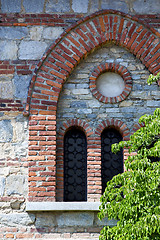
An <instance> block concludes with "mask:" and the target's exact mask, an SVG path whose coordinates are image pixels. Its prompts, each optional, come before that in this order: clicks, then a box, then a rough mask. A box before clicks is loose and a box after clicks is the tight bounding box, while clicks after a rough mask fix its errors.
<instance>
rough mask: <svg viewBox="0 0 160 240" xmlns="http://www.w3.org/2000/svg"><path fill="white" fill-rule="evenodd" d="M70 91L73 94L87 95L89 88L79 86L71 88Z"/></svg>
mask: <svg viewBox="0 0 160 240" xmlns="http://www.w3.org/2000/svg"><path fill="white" fill-rule="evenodd" d="M72 93H73V94H78V95H81V94H83V95H87V94H88V93H89V90H88V89H80V88H79V89H73V90H72Z"/></svg>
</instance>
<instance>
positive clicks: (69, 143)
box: [64, 128, 87, 201]
mask: <svg viewBox="0 0 160 240" xmlns="http://www.w3.org/2000/svg"><path fill="white" fill-rule="evenodd" d="M86 200H87V142H86V136H85V134H84V133H83V132H82V131H81V130H79V129H77V128H72V129H70V130H69V131H68V132H67V133H66V135H65V137H64V201H86Z"/></svg>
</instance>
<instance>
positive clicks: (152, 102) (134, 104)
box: [57, 44, 160, 132]
mask: <svg viewBox="0 0 160 240" xmlns="http://www.w3.org/2000/svg"><path fill="white" fill-rule="evenodd" d="M111 60H112V62H115V63H118V64H120V65H122V66H125V67H126V68H127V69H128V71H129V72H130V74H131V77H132V82H133V87H132V90H131V93H130V94H129V96H128V97H127V98H126V99H125V101H122V102H119V103H116V104H114V103H113V104H104V103H102V102H100V101H98V100H97V99H96V98H95V97H94V96H93V95H92V93H91V91H90V88H89V76H90V72H92V69H94V68H95V67H96V66H98V65H100V63H102V62H111ZM148 76H149V71H147V70H146V69H145V68H144V66H143V65H142V64H141V62H140V61H139V60H138V59H136V58H135V57H134V56H133V55H132V54H131V53H130V52H129V51H127V50H126V49H124V48H122V47H118V46H115V45H112V44H106V45H105V46H104V47H102V48H100V49H98V50H96V51H95V52H94V53H92V54H90V55H89V56H88V57H87V58H86V60H83V61H82V62H81V63H80V64H79V65H78V67H77V68H76V69H75V70H74V71H73V72H72V74H71V75H70V76H69V78H68V80H67V81H66V83H65V84H64V87H63V90H62V92H61V95H60V99H59V102H58V110H57V123H58V125H57V132H58V131H59V129H60V127H61V126H62V124H63V122H64V121H66V120H69V119H71V118H77V119H81V120H84V121H88V122H89V124H90V126H91V128H92V129H93V130H95V129H96V128H97V127H98V124H100V123H101V122H102V121H103V120H105V119H106V118H108V119H112V118H115V119H120V120H121V121H123V122H125V123H126V124H127V127H128V128H129V129H130V131H132V128H133V126H134V124H135V123H137V122H138V119H139V118H140V117H141V116H142V115H143V114H145V113H152V112H153V110H154V109H155V108H156V107H159V106H160V101H159V99H158V97H157V96H158V95H159V88H158V86H157V85H156V83H155V84H154V85H152V86H148V85H147V82H146V81H147V78H148ZM148 87H150V88H148Z"/></svg>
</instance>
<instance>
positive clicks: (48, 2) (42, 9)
mask: <svg viewBox="0 0 160 240" xmlns="http://www.w3.org/2000/svg"><path fill="white" fill-rule="evenodd" d="M101 9H115V10H118V11H122V12H125V13H129V14H148V13H149V14H156V13H160V1H159V0H146V1H143V0H114V1H112V0H90V1H89V0H39V1H38V4H37V0H1V12H2V13H83V14H86V13H91V12H95V11H98V10H101Z"/></svg>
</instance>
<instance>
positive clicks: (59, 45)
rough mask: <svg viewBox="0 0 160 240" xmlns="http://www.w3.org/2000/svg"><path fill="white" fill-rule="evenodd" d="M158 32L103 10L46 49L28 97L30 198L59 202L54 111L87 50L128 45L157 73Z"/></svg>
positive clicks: (74, 27)
mask: <svg viewBox="0 0 160 240" xmlns="http://www.w3.org/2000/svg"><path fill="white" fill-rule="evenodd" d="M159 37H160V34H159V33H158V32H156V31H155V30H154V29H152V28H150V27H149V26H147V25H145V24H144V23H143V22H140V21H139V20H138V19H137V18H134V17H131V16H129V15H126V14H124V13H121V12H118V11H113V10H106V11H105V10H104V11H100V12H98V13H95V14H92V15H90V16H87V17H85V18H84V19H82V20H80V21H78V22H77V23H76V24H75V25H74V26H72V27H71V28H68V29H67V30H66V31H65V32H64V33H63V35H61V37H60V38H59V39H57V41H56V42H55V43H54V44H53V45H52V46H51V47H50V48H49V49H48V51H47V52H46V53H45V55H44V56H43V57H42V59H41V61H40V62H39V65H38V70H37V71H35V73H34V75H33V78H32V81H31V84H30V88H29V92H28V98H27V105H26V111H25V112H24V115H25V116H28V115H29V114H30V118H29V125H30V127H29V140H30V143H29V153H28V154H29V179H28V180H29V200H30V201H55V186H56V183H55V181H56V180H55V173H56V110H57V102H58V99H59V94H60V92H61V89H62V87H63V83H64V82H65V81H66V79H67V77H68V76H69V75H70V73H71V72H72V71H73V69H74V68H75V67H76V66H77V64H78V63H79V62H80V61H81V59H82V58H85V57H86V56H87V55H88V54H89V53H91V52H92V51H94V50H95V49H96V48H97V47H99V46H100V45H103V44H105V43H106V42H108V41H110V42H114V43H115V44H116V45H120V46H123V47H125V48H127V49H128V50H129V51H130V52H131V53H133V54H134V55H135V56H136V57H137V58H138V59H140V60H141V62H142V63H143V64H144V65H145V66H146V68H148V70H149V71H150V72H151V73H153V74H156V73H158V72H159V70H160V65H159V57H160V53H159V51H158V50H159V48H160V39H159Z"/></svg>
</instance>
